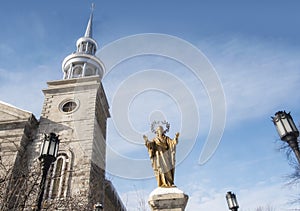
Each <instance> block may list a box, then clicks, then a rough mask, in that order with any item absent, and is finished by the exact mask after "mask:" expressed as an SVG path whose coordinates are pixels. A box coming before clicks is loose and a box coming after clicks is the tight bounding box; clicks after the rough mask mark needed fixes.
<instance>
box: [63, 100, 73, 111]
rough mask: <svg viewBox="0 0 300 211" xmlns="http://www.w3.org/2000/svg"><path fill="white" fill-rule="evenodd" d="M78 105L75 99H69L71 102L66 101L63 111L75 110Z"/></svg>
mask: <svg viewBox="0 0 300 211" xmlns="http://www.w3.org/2000/svg"><path fill="white" fill-rule="evenodd" d="M76 107H77V104H76V103H75V102H74V101H69V102H66V103H65V104H64V105H63V106H62V111H63V112H71V111H74V110H75V108H76Z"/></svg>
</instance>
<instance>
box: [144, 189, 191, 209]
mask: <svg viewBox="0 0 300 211" xmlns="http://www.w3.org/2000/svg"><path fill="white" fill-rule="evenodd" d="M188 198H189V197H188V195H186V194H184V193H183V191H181V190H179V189H178V188H176V187H172V188H160V187H158V188H156V189H155V190H154V191H152V192H151V194H150V196H149V199H148V203H149V205H150V208H151V210H152V211H184V209H185V207H186V204H187V201H188Z"/></svg>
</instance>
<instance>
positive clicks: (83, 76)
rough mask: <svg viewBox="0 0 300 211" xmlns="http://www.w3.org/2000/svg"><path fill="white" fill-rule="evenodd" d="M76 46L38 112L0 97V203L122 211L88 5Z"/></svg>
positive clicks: (3, 207) (17, 207) (3, 205)
mask: <svg viewBox="0 0 300 211" xmlns="http://www.w3.org/2000/svg"><path fill="white" fill-rule="evenodd" d="M76 48H77V49H76V51H75V52H74V53H71V54H70V55H69V56H67V57H66V58H65V59H64V60H63V62H62V71H63V76H62V80H56V81H49V82H47V88H46V89H44V90H42V91H43V93H44V104H43V106H42V112H41V117H40V118H39V119H38V118H37V117H35V116H34V115H33V114H32V113H31V112H28V111H24V110H22V109H20V108H16V107H14V106H12V105H9V104H7V103H4V102H1V101H0V210H40V209H41V210H103V209H104V210H109V211H117V210H118V211H123V210H126V208H125V206H124V204H123V202H122V201H121V199H120V197H119V195H118V193H117V191H116V189H115V188H114V186H113V184H112V183H111V182H110V181H109V180H108V179H106V177H105V168H106V133H107V132H106V123H107V119H108V118H109V117H110V113H109V105H108V102H107V98H106V95H105V91H104V89H103V86H102V82H101V79H102V77H103V74H104V72H105V66H104V64H103V63H102V61H101V60H100V59H99V58H97V57H96V55H95V54H96V51H97V48H98V45H97V42H96V40H94V39H93V11H92V12H91V15H90V18H89V20H88V24H87V28H86V31H85V34H84V36H83V37H81V38H79V39H78V40H77V42H76ZM49 134H55V135H56V136H57V137H58V139H59V148H58V152H57V155H56V159H55V161H54V162H52V163H51V166H49V170H48V171H47V175H46V179H45V181H44V187H43V188H44V191H43V194H42V198H41V208H40V209H39V208H38V209H37V201H38V198H39V197H38V195H39V193H40V187H41V184H40V183H41V179H42V178H41V177H42V176H41V172H42V170H41V161H40V159H39V158H40V151H41V147H42V145H43V140H44V139H45V137H47V136H49Z"/></svg>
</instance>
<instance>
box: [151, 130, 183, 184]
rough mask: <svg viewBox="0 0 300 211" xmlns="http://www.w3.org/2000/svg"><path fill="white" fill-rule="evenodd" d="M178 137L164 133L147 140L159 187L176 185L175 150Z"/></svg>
mask: <svg viewBox="0 0 300 211" xmlns="http://www.w3.org/2000/svg"><path fill="white" fill-rule="evenodd" d="M177 142H178V141H177V139H170V138H169V137H168V136H165V135H163V136H162V137H161V138H159V137H155V138H154V139H153V140H152V141H148V142H146V146H147V148H148V153H149V156H150V159H151V162H152V167H153V170H154V174H155V177H156V180H157V183H158V186H159V187H172V186H174V173H175V152H176V144H177Z"/></svg>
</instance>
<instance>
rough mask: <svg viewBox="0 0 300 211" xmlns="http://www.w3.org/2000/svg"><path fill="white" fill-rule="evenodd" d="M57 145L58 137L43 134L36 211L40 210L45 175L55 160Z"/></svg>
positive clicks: (52, 134)
mask: <svg viewBox="0 0 300 211" xmlns="http://www.w3.org/2000/svg"><path fill="white" fill-rule="evenodd" d="M58 145H59V139H58V135H56V134H55V133H50V134H49V135H47V134H44V139H43V143H42V147H41V152H40V156H39V160H40V161H41V166H42V179H41V183H40V190H39V194H38V198H37V210H38V211H39V210H41V205H42V201H43V196H44V191H45V183H46V178H47V173H48V170H49V168H50V166H51V164H52V163H53V162H54V161H55V160H56V157H57V152H58Z"/></svg>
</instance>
